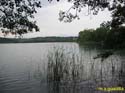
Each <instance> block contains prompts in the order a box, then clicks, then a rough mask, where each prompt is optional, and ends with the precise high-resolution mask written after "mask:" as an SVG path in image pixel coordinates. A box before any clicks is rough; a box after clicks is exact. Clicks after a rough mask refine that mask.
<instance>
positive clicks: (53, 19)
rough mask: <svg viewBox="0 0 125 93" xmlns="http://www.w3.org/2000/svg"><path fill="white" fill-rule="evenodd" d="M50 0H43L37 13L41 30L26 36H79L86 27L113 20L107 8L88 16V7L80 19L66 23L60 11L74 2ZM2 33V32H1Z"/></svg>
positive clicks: (89, 27) (97, 25) (95, 26)
mask: <svg viewBox="0 0 125 93" xmlns="http://www.w3.org/2000/svg"><path fill="white" fill-rule="evenodd" d="M47 1H48V0H42V6H43V7H42V8H40V9H38V13H37V14H35V20H36V21H37V24H38V26H39V28H40V32H33V33H28V34H25V35H23V37H25V38H31V37H41V36H78V33H79V32H80V31H82V30H84V29H91V28H92V29H95V28H97V27H99V26H100V24H101V23H102V22H103V21H107V20H111V17H110V16H111V15H110V13H109V12H108V11H107V10H105V11H103V12H99V14H98V15H96V16H95V15H89V16H87V15H86V14H87V9H83V10H82V12H81V13H80V14H79V16H80V20H77V19H75V20H74V21H73V22H71V23H64V22H60V21H59V20H58V18H59V11H60V10H63V11H66V10H68V9H69V8H70V7H71V6H72V4H71V3H69V2H67V1H62V2H58V3H57V2H52V3H48V2H47ZM0 34H1V33H0Z"/></svg>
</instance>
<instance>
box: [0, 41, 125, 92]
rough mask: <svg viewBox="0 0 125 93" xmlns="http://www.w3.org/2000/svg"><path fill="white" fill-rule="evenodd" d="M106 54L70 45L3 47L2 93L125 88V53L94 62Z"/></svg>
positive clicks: (0, 50)
mask: <svg viewBox="0 0 125 93" xmlns="http://www.w3.org/2000/svg"><path fill="white" fill-rule="evenodd" d="M57 50H58V51H57ZM102 51H105V50H104V49H102V48H101V47H96V46H89V47H88V46H80V45H79V44H77V43H69V42H68V43H18V44H0V93H103V92H104V91H101V90H98V89H97V88H98V87H118V86H121V87H125V85H124V84H125V80H124V78H125V69H124V68H125V67H124V66H125V52H124V51H123V50H119V51H114V53H113V55H111V56H109V57H108V58H106V59H104V60H103V61H102V59H101V58H97V59H93V58H94V57H96V56H97V55H98V54H99V53H101V52H102ZM60 53H62V54H60ZM59 55H60V56H59ZM59 62H60V63H59ZM104 93H105V92H104ZM115 93H119V91H118V92H115ZM120 93H121V92H120Z"/></svg>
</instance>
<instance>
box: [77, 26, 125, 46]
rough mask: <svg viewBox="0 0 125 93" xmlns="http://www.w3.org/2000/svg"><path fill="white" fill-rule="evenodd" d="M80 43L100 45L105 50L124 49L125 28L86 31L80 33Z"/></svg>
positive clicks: (100, 28)
mask: <svg viewBox="0 0 125 93" xmlns="http://www.w3.org/2000/svg"><path fill="white" fill-rule="evenodd" d="M78 42H79V43H80V44H88V43H89V44H90V43H94V44H100V45H102V46H103V47H104V48H124V47H125V27H124V26H121V27H119V28H112V29H110V28H107V27H99V28H97V29H95V30H94V29H85V30H83V31H80V32H79V36H78Z"/></svg>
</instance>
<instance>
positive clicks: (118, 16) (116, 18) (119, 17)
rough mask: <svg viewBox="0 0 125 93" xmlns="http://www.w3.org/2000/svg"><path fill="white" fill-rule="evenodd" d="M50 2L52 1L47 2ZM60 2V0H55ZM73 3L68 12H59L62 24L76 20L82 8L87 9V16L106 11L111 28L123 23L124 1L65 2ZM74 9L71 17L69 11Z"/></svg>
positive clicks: (86, 0)
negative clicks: (109, 15)
mask: <svg viewBox="0 0 125 93" xmlns="http://www.w3.org/2000/svg"><path fill="white" fill-rule="evenodd" d="M49 1H52V0H49ZM57 1H61V0H57ZM67 1H68V2H71V3H73V6H71V8H70V9H69V10H68V11H60V13H59V16H60V18H59V20H60V21H64V22H72V21H73V20H74V19H76V18H78V19H79V17H78V13H79V12H81V10H82V8H85V7H87V8H88V15H89V14H93V15H97V14H98V12H99V11H103V10H104V9H108V10H109V11H110V12H111V14H112V20H111V21H110V25H111V27H113V28H114V27H119V26H121V25H122V24H124V23H125V11H124V10H125V0H67ZM71 9H74V10H75V11H76V13H75V14H74V15H73V14H72V13H71V12H70V10H71Z"/></svg>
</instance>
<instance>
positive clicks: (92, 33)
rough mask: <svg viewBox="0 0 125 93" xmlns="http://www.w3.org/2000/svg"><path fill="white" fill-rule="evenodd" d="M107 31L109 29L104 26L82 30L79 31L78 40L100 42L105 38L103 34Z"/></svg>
mask: <svg viewBox="0 0 125 93" xmlns="http://www.w3.org/2000/svg"><path fill="white" fill-rule="evenodd" d="M108 31H109V29H107V28H104V27H100V28H97V29H96V30H94V29H87V30H83V31H81V32H79V37H78V41H79V42H80V43H84V42H88V41H89V42H90V41H95V42H102V41H104V40H105V36H106V34H107V32H108Z"/></svg>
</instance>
